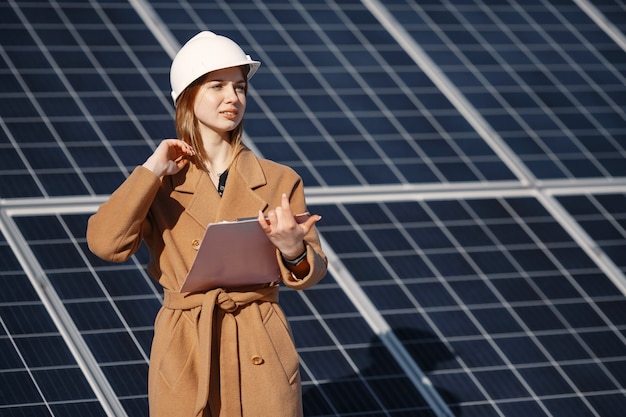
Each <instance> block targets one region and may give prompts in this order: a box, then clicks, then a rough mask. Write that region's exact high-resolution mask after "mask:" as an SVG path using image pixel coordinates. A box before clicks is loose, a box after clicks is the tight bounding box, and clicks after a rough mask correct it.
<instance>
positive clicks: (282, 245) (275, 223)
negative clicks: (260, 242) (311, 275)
mask: <svg viewBox="0 0 626 417" xmlns="http://www.w3.org/2000/svg"><path fill="white" fill-rule="evenodd" d="M321 218H322V217H321V216H319V215H317V214H314V215H312V216H311V217H309V218H308V219H307V221H305V222H304V223H298V222H297V221H296V219H295V217H294V214H293V213H292V212H291V207H290V206H289V198H288V197H287V194H283V195H282V199H281V205H280V206H279V207H276V208H275V209H274V210H270V211H269V212H268V213H267V218H266V217H265V216H264V215H263V212H262V211H259V217H258V220H259V224H260V225H261V227H262V228H263V231H264V232H265V234H266V235H267V237H268V238H269V239H270V240H271V241H272V243H273V244H274V246H276V247H277V248H278V250H279V251H280V252H281V253H282V254H283V256H284V257H285V258H287V259H295V258H297V257H298V256H300V255H301V254H302V252H304V236H305V235H306V234H307V233H308V232H309V230H311V228H312V227H313V226H315V223H317V222H318V221H319V220H320V219H321Z"/></svg>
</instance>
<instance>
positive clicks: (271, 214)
mask: <svg viewBox="0 0 626 417" xmlns="http://www.w3.org/2000/svg"><path fill="white" fill-rule="evenodd" d="M277 221H278V216H277V215H276V210H270V211H268V212H267V223H268V224H269V225H270V226H271V225H273V224H276V223H277Z"/></svg>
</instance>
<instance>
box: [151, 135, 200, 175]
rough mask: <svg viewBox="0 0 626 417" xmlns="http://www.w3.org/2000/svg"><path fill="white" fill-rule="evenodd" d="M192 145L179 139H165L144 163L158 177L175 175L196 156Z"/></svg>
mask: <svg viewBox="0 0 626 417" xmlns="http://www.w3.org/2000/svg"><path fill="white" fill-rule="evenodd" d="M195 154H196V153H195V152H194V150H193V148H192V147H191V145H189V144H187V143H185V142H183V141H182V140H179V139H164V140H163V141H161V143H160V144H159V146H157V148H156V149H155V150H154V152H153V153H152V155H150V157H149V158H148V159H147V160H146V162H144V163H143V167H144V168H148V169H149V170H150V171H152V172H154V174H155V175H156V176H157V177H162V176H164V175H173V174H176V173H177V172H179V171H180V170H181V169H183V167H184V166H185V165H187V164H188V163H189V157H191V156H194V155H195Z"/></svg>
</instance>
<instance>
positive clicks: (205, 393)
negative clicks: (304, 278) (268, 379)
mask: <svg viewBox="0 0 626 417" xmlns="http://www.w3.org/2000/svg"><path fill="white" fill-rule="evenodd" d="M278 288H279V287H278V285H271V286H266V287H261V288H259V287H256V288H253V289H251V290H246V291H227V290H224V289H222V288H216V289H213V290H210V291H208V292H206V293H192V294H190V293H178V292H174V291H169V290H167V289H165V290H164V298H163V307H165V308H169V309H171V310H191V309H193V308H196V307H202V313H201V314H200V317H199V319H198V323H197V329H198V354H199V358H200V359H199V365H200V368H201V369H198V396H197V398H196V409H195V411H196V416H201V415H202V413H203V410H204V409H205V408H206V407H207V406H208V404H209V388H210V371H211V346H212V343H213V336H214V335H213V329H214V328H215V326H214V323H213V320H214V319H215V320H217V321H218V323H219V322H221V326H217V327H221V335H215V336H216V337H218V338H223V340H227V339H228V338H232V339H234V342H235V344H236V345H237V346H238V344H239V336H238V329H237V321H236V320H235V317H234V316H233V314H232V313H234V312H236V311H237V310H238V309H239V307H241V306H244V305H246V304H250V303H253V302H255V301H267V302H274V303H275V302H278ZM232 341H233V340H230V342H232ZM238 351H239V349H220V361H221V362H222V365H226V366H224V368H221V366H220V368H221V369H226V370H228V375H221V376H220V378H219V380H220V384H222V386H223V385H224V384H228V385H229V387H224V389H227V390H228V397H229V401H228V404H225V403H222V410H221V412H220V415H224V416H228V417H231V416H233V417H237V416H241V398H236V396H237V397H239V396H240V393H241V389H240V386H239V353H238ZM231 399H232V401H231Z"/></svg>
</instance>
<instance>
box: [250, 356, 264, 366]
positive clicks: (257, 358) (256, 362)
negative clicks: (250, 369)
mask: <svg viewBox="0 0 626 417" xmlns="http://www.w3.org/2000/svg"><path fill="white" fill-rule="evenodd" d="M262 363H263V358H262V357H260V356H259V355H254V356H253V357H252V364H253V365H261V364H262Z"/></svg>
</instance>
